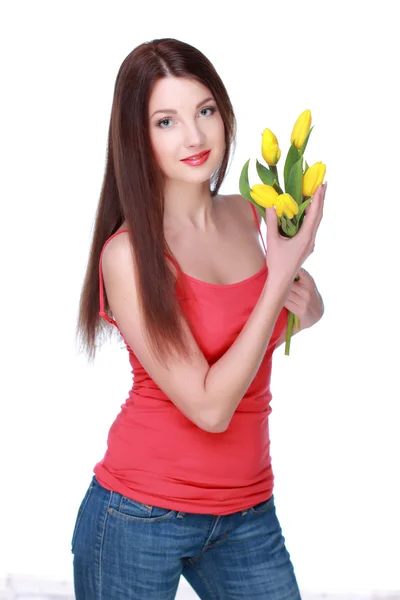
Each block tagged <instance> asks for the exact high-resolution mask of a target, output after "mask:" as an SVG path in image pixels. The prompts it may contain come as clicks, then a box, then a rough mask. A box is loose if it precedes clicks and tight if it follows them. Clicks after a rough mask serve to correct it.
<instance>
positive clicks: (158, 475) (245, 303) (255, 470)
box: [94, 203, 288, 515]
mask: <svg viewBox="0 0 400 600" xmlns="http://www.w3.org/2000/svg"><path fill="white" fill-rule="evenodd" d="M250 205H251V207H252V210H253V213H254V218H255V220H256V224H257V227H258V229H259V231H260V234H261V230H260V227H259V223H258V218H257V213H256V210H255V208H254V206H253V205H252V204H251V203H250ZM124 231H127V230H126V229H125V230H121V231H119V232H117V233H115V234H114V235H112V236H111V237H110V238H109V240H111V239H112V238H113V237H114V236H115V235H119V234H120V233H123V232H124ZM261 239H262V236H261ZM109 240H107V242H106V243H105V244H104V247H103V250H102V252H101V256H100V261H99V276H100V311H99V314H100V315H101V316H102V317H103V318H105V319H106V320H107V321H109V322H110V323H113V324H114V325H115V326H116V327H117V328H118V325H117V323H116V321H115V320H114V319H111V318H110V316H109V315H108V314H107V313H105V311H104V291H103V277H102V268H101V261H102V256H103V252H104V248H105V247H106V245H107V243H108V241H109ZM262 243H263V245H264V250H265V251H266V249H265V244H264V240H262ZM167 256H168V258H169V259H170V260H172V262H173V263H174V264H175V265H176V267H177V269H178V274H179V277H182V278H183V279H184V282H183V283H184V290H185V292H184V295H183V294H178V297H179V302H180V305H181V307H182V310H183V312H184V313H185V315H186V316H187V317H188V318H189V319H190V321H191V327H192V332H193V335H194V337H195V339H196V341H197V344H198V345H199V347H200V349H201V351H202V352H203V354H204V356H205V357H206V359H207V361H208V363H209V364H210V365H212V364H213V363H215V362H216V361H218V360H219V358H220V357H221V356H223V354H224V353H225V352H226V351H227V350H228V349H229V347H230V346H231V345H232V344H233V342H234V341H235V339H236V338H237V336H238V335H239V333H240V331H241V330H242V328H243V327H244V325H245V323H246V321H247V319H248V318H249V316H250V314H251V312H252V310H253V308H254V306H255V304H256V302H257V300H258V298H259V296H260V293H261V291H262V289H263V287H264V284H265V280H266V277H267V271H268V269H267V265H266V264H265V265H264V267H263V268H262V269H261V270H260V271H259V272H258V273H255V274H254V275H252V276H251V277H248V278H247V279H245V280H243V281H240V282H238V283H232V284H227V285H219V284H211V283H205V282H203V281H200V280H198V279H195V278H194V277H191V276H189V275H186V274H184V273H183V272H182V270H181V269H180V267H179V264H178V263H177V261H176V260H175V259H173V257H170V256H169V255H168V254H167ZM287 315H288V311H287V309H285V308H283V309H282V311H281V313H280V315H279V317H278V319H277V322H276V324H275V328H274V331H273V334H272V337H271V340H270V343H269V346H268V348H267V351H266V353H265V356H264V359H263V361H262V363H261V365H260V368H259V370H258V371H257V374H256V376H255V377H254V379H253V382H252V383H251V385H250V387H249V388H248V390H247V392H246V394H245V396H244V397H243V399H242V400H241V402H240V404H239V405H238V407H237V409H236V411H235V413H234V415H233V417H232V420H231V422H230V424H229V427H228V429H227V430H226V431H224V432H223V433H209V432H206V431H203V430H202V429H200V428H199V427H197V426H196V425H195V424H194V423H192V422H191V421H190V420H189V419H188V418H187V417H185V416H184V415H183V414H182V413H181V412H180V411H179V410H178V409H177V408H176V406H175V405H174V404H173V402H171V400H169V398H168V397H167V396H166V395H165V394H164V393H163V392H162V391H161V389H160V388H159V387H158V386H157V384H156V383H155V382H154V381H153V380H152V379H151V378H150V377H149V375H148V374H147V372H146V371H145V370H144V368H143V367H142V365H141V364H140V362H139V361H138V359H137V358H136V356H135V355H134V353H133V352H132V349H131V348H130V347H129V345H128V344H127V343H126V341H125V344H126V347H127V350H128V353H129V361H130V364H131V367H132V374H133V385H132V388H131V390H130V392H129V395H128V398H127V399H126V401H125V403H124V404H123V405H122V406H121V411H120V413H119V414H118V415H117V417H116V419H115V421H114V423H113V424H112V425H111V428H110V431H109V435H108V443H107V450H106V453H105V455H104V457H103V459H102V460H101V461H100V462H98V463H97V464H96V465H95V467H94V473H95V475H96V478H97V480H98V481H99V483H100V484H101V485H103V486H104V487H105V488H107V489H109V490H112V491H115V492H118V493H120V494H122V495H124V496H126V497H128V498H131V499H133V500H137V501H138V502H143V503H145V504H150V505H154V506H159V507H162V508H170V509H171V510H177V511H181V512H192V513H203V514H214V515H226V514H230V513H233V512H236V511H240V510H244V509H246V508H249V507H250V506H254V505H255V504H258V503H259V502H263V501H264V500H267V499H268V498H270V497H271V495H272V493H273V481H274V476H273V471H272V467H271V457H270V439H269V427H268V416H269V414H270V412H271V407H270V402H271V397H272V396H271V392H270V378H271V364H272V353H273V351H274V348H275V342H276V341H277V339H278V338H279V337H280V335H281V334H282V332H283V331H284V329H285V327H286V322H287Z"/></svg>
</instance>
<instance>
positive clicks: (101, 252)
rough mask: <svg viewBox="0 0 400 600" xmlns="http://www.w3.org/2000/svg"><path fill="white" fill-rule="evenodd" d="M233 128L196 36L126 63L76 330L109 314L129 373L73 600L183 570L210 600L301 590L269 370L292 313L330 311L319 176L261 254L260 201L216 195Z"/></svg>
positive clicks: (122, 595) (94, 486)
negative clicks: (280, 509) (278, 482)
mask: <svg viewBox="0 0 400 600" xmlns="http://www.w3.org/2000/svg"><path fill="white" fill-rule="evenodd" d="M235 128H236V125H235V117H234V113H233V109H232V105H231V103H230V100H229V97H228V94H227V92H226V90H225V87H224V85H223V83H222V81H221V79H220V78H219V76H218V74H217V73H216V71H215V69H214V67H213V66H212V64H211V63H210V62H209V60H208V59H207V58H206V57H205V56H204V55H203V54H202V53H201V52H199V51H198V50H197V49H195V48H193V47H192V46H190V45H188V44H185V43H182V42H179V41H177V40H174V39H161V40H154V41H152V42H150V43H145V44H142V45H140V46H139V47H137V48H136V49H135V50H134V51H133V52H131V53H130V54H129V55H128V56H127V58H126V59H125V60H124V62H123V63H122V65H121V68H120V70H119V73H118V76H117V79H116V85H115V91H114V100H113V106H112V114H111V123H110V131H109V140H108V157H107V165H106V171H105V178H104V184H103V188H102V193H101V198H100V203H99V208H98V212H97V217H96V223H95V231H94V237H93V243H92V248H91V255H90V261H89V264H88V269H87V274H86V279H85V282H84V287H83V291H82V297H81V305H80V315H79V322H78V332H79V333H80V335H81V337H82V340H83V342H84V346H85V349H86V350H87V352H88V354H89V356H90V357H91V358H93V356H94V349H95V340H96V336H97V334H98V333H99V327H100V321H101V318H103V319H104V321H103V322H104V323H105V322H107V326H111V327H116V328H117V329H118V331H119V332H120V333H121V335H122V337H123V339H124V341H125V343H126V347H127V349H128V352H129V359H130V363H131V365H132V371H133V374H134V382H133V387H132V390H131V391H130V393H129V397H128V399H127V400H126V402H125V404H124V405H123V406H122V410H121V412H120V413H119V414H118V416H117V417H116V419H115V421H114V423H113V425H112V426H111V429H110V432H109V436H108V448H107V451H106V454H105V456H104V458H103V459H102V460H101V461H100V462H99V463H98V464H97V465H96V466H95V468H94V476H93V479H92V481H91V482H90V485H89V488H88V490H87V492H86V494H85V496H84V499H83V500H82V503H81V506H80V508H79V511H78V516H77V520H76V525H75V530H74V533H73V539H72V552H73V554H74V581H75V592H76V598H77V599H78V600H82V599H85V600H95V599H102V600H130V599H132V600H133V599H138V600H156V599H157V600H170V599H173V598H175V594H176V590H177V587H178V583H179V579H180V576H181V575H183V576H184V577H185V578H186V579H187V580H188V581H189V583H190V584H191V585H192V587H193V588H194V589H195V590H196V592H197V594H198V595H199V597H200V598H202V599H215V598H219V599H231V598H235V599H239V598H240V599H246V600H249V599H252V600H256V599H259V598H260V599H261V598H269V599H270V600H294V599H298V598H300V595H299V590H298V586H297V583H296V578H295V575H294V572H293V567H292V564H291V561H290V556H289V553H288V551H287V550H286V548H285V540H284V537H283V535H282V532H281V528H280V525H279V521H278V519H277V516H276V512H275V507H274V497H273V473H272V469H271V462H270V454H269V432H268V415H269V413H270V411H271V409H270V400H271V393H270V388H269V383H270V375H271V359H272V353H273V351H274V349H275V348H276V347H277V346H278V345H279V344H281V343H282V342H283V341H284V337H285V327H286V321H287V313H288V310H293V312H294V313H295V314H299V315H300V316H301V326H302V328H305V327H310V326H311V325H312V324H313V323H315V322H316V321H317V320H318V319H319V318H320V317H321V315H322V312H323V307H322V300H321V298H320V296H319V294H318V292H317V290H316V288H315V285H314V283H313V280H312V278H311V276H309V275H308V274H307V272H306V271H304V270H303V269H301V270H300V267H301V265H302V263H303V262H304V260H305V259H306V258H307V256H309V254H310V253H311V252H312V251H313V248H314V243H315V236H316V232H317V229H318V226H319V223H320V220H321V218H322V210H323V201H324V195H325V189H324V188H323V187H320V188H319V189H318V191H317V193H316V194H315V196H314V199H313V201H312V203H311V204H310V206H309V208H308V209H307V214H306V218H305V220H304V224H303V226H302V228H301V230H300V232H299V233H298V235H296V237H295V238H293V239H290V240H289V239H287V238H283V237H281V236H280V235H279V233H278V226H277V217H276V213H275V210H274V209H268V210H267V244H268V256H266V255H265V246H264V251H263V249H262V248H261V246H260V243H259V239H260V238H259V233H260V228H259V216H258V214H257V211H256V209H254V207H253V205H252V204H251V203H249V202H248V201H247V200H245V199H244V198H242V197H241V196H239V195H236V194H233V195H220V194H219V193H218V191H219V188H220V186H221V184H222V182H223V179H224V176H225V173H226V170H227V166H228V161H229V158H230V155H231V149H232V145H233V142H234V136H235ZM299 270H300V273H301V277H300V280H299V282H297V283H293V279H294V277H295V275H296V274H297V273H298V272H299ZM99 302H100V310H99ZM111 315H112V316H111ZM108 323H109V324H110V325H108Z"/></svg>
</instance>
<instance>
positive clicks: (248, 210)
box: [221, 194, 262, 225]
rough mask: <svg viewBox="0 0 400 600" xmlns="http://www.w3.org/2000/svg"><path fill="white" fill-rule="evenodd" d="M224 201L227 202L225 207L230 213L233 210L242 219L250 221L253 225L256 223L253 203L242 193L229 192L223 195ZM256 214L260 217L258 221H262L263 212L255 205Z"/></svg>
mask: <svg viewBox="0 0 400 600" xmlns="http://www.w3.org/2000/svg"><path fill="white" fill-rule="evenodd" d="M221 198H222V200H223V203H224V204H225V209H226V210H228V211H229V212H230V213H231V212H232V210H233V211H234V212H235V214H236V215H237V218H239V219H240V220H241V221H243V219H244V220H245V221H246V220H247V221H248V222H249V223H250V224H251V225H254V209H253V206H254V205H253V204H252V202H250V200H247V198H244V197H243V196H241V195H240V194H227V195H225V196H221ZM255 210H256V214H257V217H258V222H259V223H260V222H261V219H262V215H261V212H260V211H259V210H258V208H257V207H255Z"/></svg>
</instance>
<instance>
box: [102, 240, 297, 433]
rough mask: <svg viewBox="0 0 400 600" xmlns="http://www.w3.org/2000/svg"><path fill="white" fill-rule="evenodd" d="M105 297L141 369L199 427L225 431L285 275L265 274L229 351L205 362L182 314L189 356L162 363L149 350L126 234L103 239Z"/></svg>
mask: <svg viewBox="0 0 400 600" xmlns="http://www.w3.org/2000/svg"><path fill="white" fill-rule="evenodd" d="M102 268H103V274H104V284H105V287H106V291H107V298H108V302H109V305H110V307H111V310H112V313H113V315H114V318H115V320H116V321H117V323H118V327H119V329H120V331H121V333H122V335H123V336H124V339H125V340H126V342H127V344H129V346H130V347H131V349H132V351H133V352H134V354H135V356H136V357H137V358H138V360H139V361H140V363H141V364H142V365H143V368H144V369H145V370H146V371H147V373H148V374H149V376H150V377H151V378H152V379H153V381H155V383H156V384H157V385H158V386H159V387H160V389H161V390H162V391H163V392H164V393H165V394H166V395H167V396H168V398H169V399H170V400H171V401H172V402H173V403H174V404H175V405H176V406H177V408H178V409H179V410H180V411H181V412H182V413H183V414H184V415H185V416H186V417H188V418H189V419H190V420H191V421H193V423H195V424H196V425H197V426H198V427H200V428H201V429H204V430H205V431H209V432H213V433H219V432H222V431H225V430H226V428H227V427H228V425H229V422H230V420H231V418H232V415H233V413H234V412H235V410H236V408H237V406H238V404H239V402H240V401H241V399H242V398H243V396H244V395H245V393H246V391H247V389H248V388H249V386H250V384H251V382H252V381H253V379H254V377H255V375H256V373H257V370H258V368H259V366H260V364H261V362H262V360H263V358H264V355H265V352H266V350H267V347H268V343H269V341H270V338H271V335H272V332H273V329H274V326H275V323H276V320H277V318H278V316H279V313H280V311H281V310H282V307H283V305H284V302H285V300H286V298H287V295H288V293H289V289H290V279H289V278H287V277H286V278H285V277H276V278H275V277H274V278H272V277H268V278H267V281H266V283H265V285H264V288H263V290H262V292H261V295H260V297H259V299H258V301H257V303H256V305H255V307H254V309H253V311H252V313H251V315H250V317H249V318H248V320H247V322H246V324H245V326H244V327H243V329H242V331H241V332H240V334H239V335H238V337H237V339H236V340H235V342H234V343H233V344H232V345H231V347H230V348H229V350H227V352H226V353H225V354H224V355H223V356H222V357H221V358H220V359H219V360H218V361H217V362H216V363H215V364H213V365H212V366H211V367H210V365H209V363H208V362H207V360H206V358H205V357H204V355H203V353H202V352H201V350H200V348H199V347H198V345H197V343H196V341H195V339H194V337H193V335H192V333H191V331H190V329H189V327H188V326H187V323H186V321H185V320H184V319H182V321H181V322H182V327H183V330H184V335H185V341H186V344H187V345H188V348H189V350H190V352H191V354H192V360H190V361H188V360H183V359H181V358H180V357H177V356H170V358H169V360H168V364H167V367H165V366H163V365H162V364H161V363H160V362H159V361H158V360H157V359H156V358H155V357H154V356H153V355H152V354H151V352H150V348H149V344H148V342H147V339H146V338H145V336H144V333H143V318H142V314H141V310H140V306H139V298H138V292H137V286H136V269H135V266H134V258H133V254H132V252H131V247H130V241H129V237H128V236H127V235H119V236H116V237H115V238H113V239H112V240H110V242H109V243H108V244H107V246H106V248H105V251H104V254H103V260H102Z"/></svg>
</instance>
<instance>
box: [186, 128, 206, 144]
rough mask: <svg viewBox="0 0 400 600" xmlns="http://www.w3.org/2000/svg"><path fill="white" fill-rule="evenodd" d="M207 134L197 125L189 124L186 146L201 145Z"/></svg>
mask: <svg viewBox="0 0 400 600" xmlns="http://www.w3.org/2000/svg"><path fill="white" fill-rule="evenodd" d="M204 140H205V135H204V133H203V132H202V131H201V129H200V128H199V127H197V126H196V125H188V126H187V127H186V130H185V145H186V146H201V145H202V144H203V143H204Z"/></svg>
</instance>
